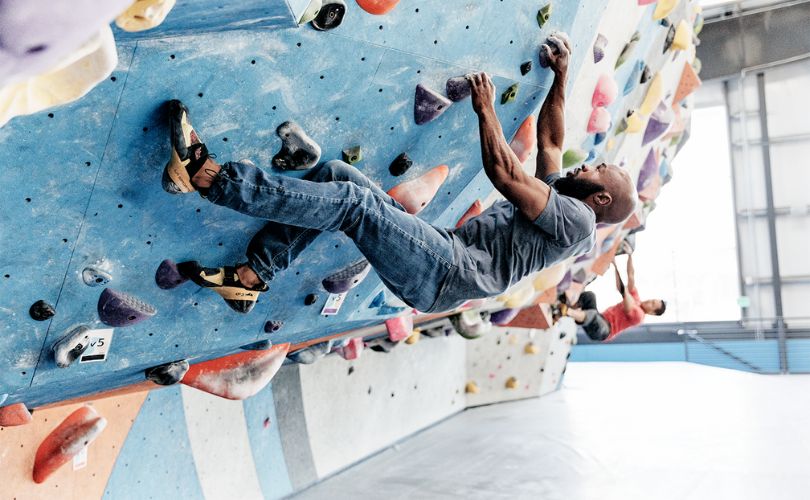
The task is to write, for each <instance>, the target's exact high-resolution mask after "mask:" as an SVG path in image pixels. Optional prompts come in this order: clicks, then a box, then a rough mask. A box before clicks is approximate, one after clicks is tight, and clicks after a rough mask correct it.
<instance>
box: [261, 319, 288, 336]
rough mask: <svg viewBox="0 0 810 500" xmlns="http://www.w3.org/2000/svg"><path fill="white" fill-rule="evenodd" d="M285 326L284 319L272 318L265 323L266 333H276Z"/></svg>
mask: <svg viewBox="0 0 810 500" xmlns="http://www.w3.org/2000/svg"><path fill="white" fill-rule="evenodd" d="M283 326H284V322H283V321H273V320H270V321H268V322H267V323H265V324H264V333H276V332H277V331H279V330H281V327H283Z"/></svg>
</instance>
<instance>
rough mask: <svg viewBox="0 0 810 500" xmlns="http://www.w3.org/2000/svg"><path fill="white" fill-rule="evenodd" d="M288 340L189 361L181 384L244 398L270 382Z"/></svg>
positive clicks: (285, 354) (226, 395)
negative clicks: (252, 349)
mask: <svg viewBox="0 0 810 500" xmlns="http://www.w3.org/2000/svg"><path fill="white" fill-rule="evenodd" d="M289 350H290V344H279V345H274V346H273V347H271V348H270V349H267V350H264V351H243V352H238V353H236V354H231V355H230V356H224V357H221V358H217V359H212V360H210V361H203V362H202V363H197V364H194V365H191V367H190V368H189V370H188V372H187V373H186V375H185V376H184V377H183V380H182V381H181V382H182V383H183V384H185V385H187V386H190V387H194V388H195V389H199V390H201V391H204V392H207V393H209V394H213V395H214V396H219V397H221V398H225V399H247V398H249V397H251V396H253V395H255V394H257V393H258V392H259V391H261V390H262V389H264V387H265V386H266V385H267V384H268V383H270V380H271V379H272V378H273V376H274V375H275V374H276V372H277V371H278V369H279V368H281V364H282V363H283V362H284V359H285V358H286V357H287V351H289Z"/></svg>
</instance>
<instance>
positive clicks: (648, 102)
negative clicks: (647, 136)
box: [628, 73, 664, 132]
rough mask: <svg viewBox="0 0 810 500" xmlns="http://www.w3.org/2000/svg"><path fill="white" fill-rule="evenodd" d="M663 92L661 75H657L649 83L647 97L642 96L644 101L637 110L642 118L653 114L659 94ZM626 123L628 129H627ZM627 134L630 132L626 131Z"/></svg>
mask: <svg viewBox="0 0 810 500" xmlns="http://www.w3.org/2000/svg"><path fill="white" fill-rule="evenodd" d="M663 91H664V83H663V81H662V79H661V74H660V73H658V74H656V75H655V78H653V80H652V82H651V83H650V87H649V88H648V89H647V95H646V96H644V101H642V103H641V106H640V107H639V108H638V111H639V113H641V114H642V115H644V116H647V115H649V114H650V113H652V112H653V110H654V109H655V108H656V106H658V103H659V102H661V94H662V93H663ZM629 125H630V124H629V123H628V128H629ZM628 132H630V131H629V130H628Z"/></svg>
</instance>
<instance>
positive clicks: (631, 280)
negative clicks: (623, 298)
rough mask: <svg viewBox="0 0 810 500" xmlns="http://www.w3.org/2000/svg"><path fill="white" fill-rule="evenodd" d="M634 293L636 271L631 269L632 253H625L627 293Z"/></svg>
mask: <svg viewBox="0 0 810 500" xmlns="http://www.w3.org/2000/svg"><path fill="white" fill-rule="evenodd" d="M631 291H633V292H634V291H636V269H635V268H634V267H633V253H632V252H627V292H628V294H629V293H630V292H631Z"/></svg>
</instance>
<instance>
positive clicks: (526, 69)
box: [451, 61, 532, 100]
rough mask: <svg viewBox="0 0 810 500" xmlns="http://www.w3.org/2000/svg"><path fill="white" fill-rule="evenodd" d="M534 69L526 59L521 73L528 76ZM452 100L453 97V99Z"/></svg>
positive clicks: (521, 66) (521, 67)
mask: <svg viewBox="0 0 810 500" xmlns="http://www.w3.org/2000/svg"><path fill="white" fill-rule="evenodd" d="M531 70H532V62H531V61H526V62H525V63H523V64H521V65H520V74H521V75H523V76H526V75H527V74H528V73H529V71H531ZM451 100H452V99H451Z"/></svg>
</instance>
